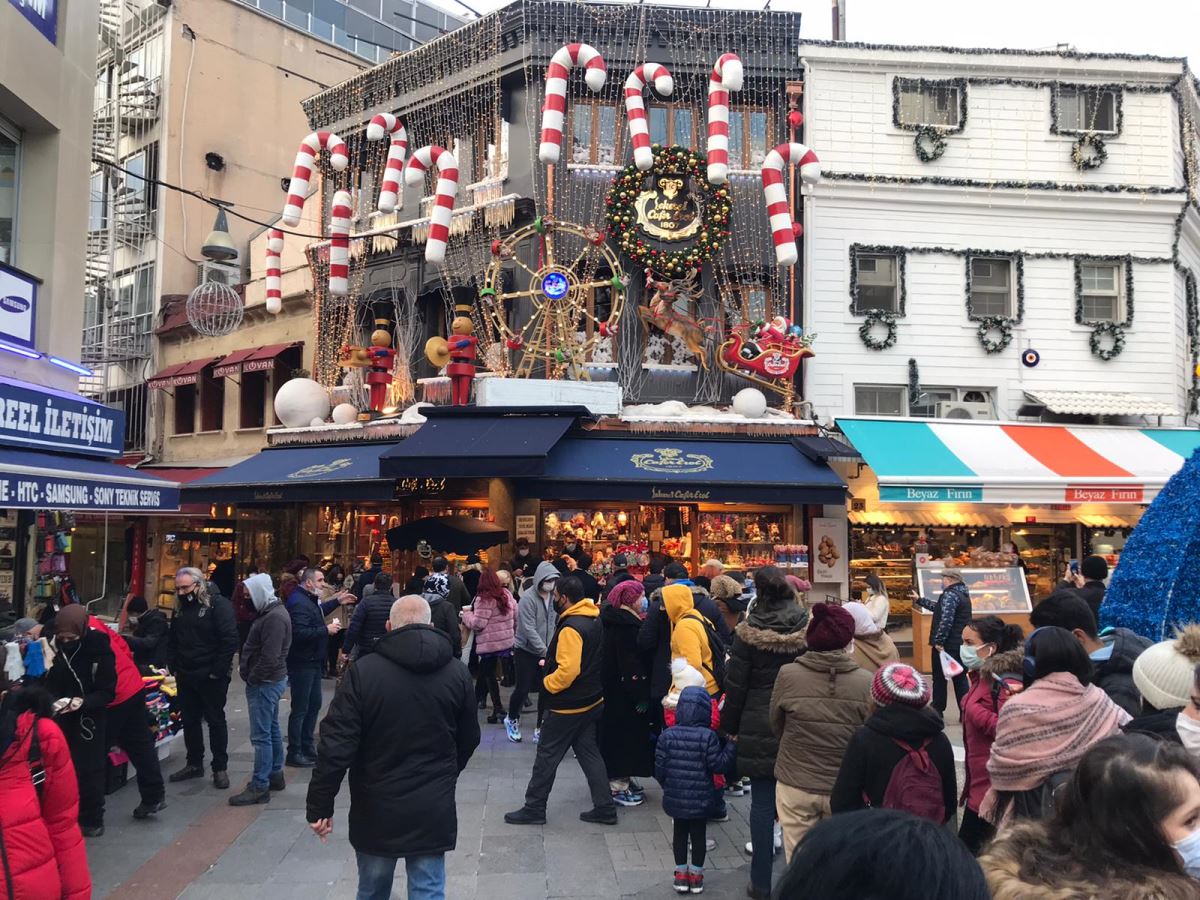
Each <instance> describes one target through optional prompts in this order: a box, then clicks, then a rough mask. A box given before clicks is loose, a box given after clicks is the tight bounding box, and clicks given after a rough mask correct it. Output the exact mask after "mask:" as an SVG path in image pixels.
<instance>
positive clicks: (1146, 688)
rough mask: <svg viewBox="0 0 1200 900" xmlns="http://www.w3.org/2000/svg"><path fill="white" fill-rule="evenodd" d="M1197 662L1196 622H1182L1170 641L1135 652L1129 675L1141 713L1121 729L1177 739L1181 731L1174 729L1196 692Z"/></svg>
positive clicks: (1198, 632)
mask: <svg viewBox="0 0 1200 900" xmlns="http://www.w3.org/2000/svg"><path fill="white" fill-rule="evenodd" d="M1197 664H1200V625H1185V626H1183V627H1182V628H1180V629H1179V630H1178V631H1177V632H1176V634H1175V636H1174V637H1173V638H1172V639H1171V640H1169V641H1160V642H1159V643H1157V644H1151V645H1150V646H1149V647H1147V648H1146V649H1145V650H1143V651H1142V652H1141V653H1140V654H1138V657H1137V659H1135V660H1134V661H1133V673H1132V674H1133V684H1134V687H1136V688H1137V691H1138V693H1139V694H1141V695H1142V702H1141V714H1140V715H1138V716H1137V717H1136V718H1135V719H1134V720H1133V721H1132V722H1130V723H1129V724H1128V725H1126V726H1125V731H1127V732H1133V731H1140V732H1143V733H1145V734H1153V735H1157V736H1158V737H1161V738H1164V739H1166V740H1169V741H1179V740H1180V739H1181V738H1182V734H1183V732H1182V731H1181V730H1180V729H1179V728H1178V723H1179V721H1180V719H1181V714H1182V713H1183V711H1184V710H1185V709H1186V708H1187V707H1188V706H1189V704H1190V702H1191V698H1192V696H1193V695H1194V694H1195V693H1196V688H1195V672H1196V666H1197ZM1189 721H1194V720H1189ZM1197 725H1198V726H1200V722H1198V723H1197ZM1185 727H1186V726H1185ZM1197 750H1198V751H1200V748H1197Z"/></svg>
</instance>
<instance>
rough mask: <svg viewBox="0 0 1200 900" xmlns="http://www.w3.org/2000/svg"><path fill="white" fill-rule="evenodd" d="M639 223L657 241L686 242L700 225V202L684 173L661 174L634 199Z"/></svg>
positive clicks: (694, 234)
mask: <svg viewBox="0 0 1200 900" xmlns="http://www.w3.org/2000/svg"><path fill="white" fill-rule="evenodd" d="M634 208H635V209H636V210H637V220H638V225H639V226H641V229H642V230H643V231H644V232H646V234H648V235H650V237H653V238H657V239H658V240H660V241H686V240H687V239H688V238H690V237H695V236H696V234H697V232H699V231H700V225H701V224H702V219H701V210H700V204H699V203H697V202H696V199H695V198H694V197H693V196H692V195H691V193H690V192H689V191H688V190H687V182H686V179H685V178H684V177H683V176H676V175H664V176H662V177H660V178H659V179H658V180H657V181H656V182H655V184H654V187H652V188H648V189H647V190H644V191H642V192H641V194H639V195H638V198H637V200H636V201H634Z"/></svg>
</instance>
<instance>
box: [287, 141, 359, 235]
mask: <svg viewBox="0 0 1200 900" xmlns="http://www.w3.org/2000/svg"><path fill="white" fill-rule="evenodd" d="M322 149H325V150H328V151H329V165H330V167H331V168H332V169H333V170H334V171H335V172H340V171H342V170H343V169H344V168H346V166H348V165H349V164H350V157H349V156H347V155H346V142H345V141H343V140H342V139H341V138H340V137H338V136H337V135H336V134H334V133H333V132H332V131H314V132H313V133H312V134H310V135H309V136H308V137H306V138H305V139H304V140H302V141H301V142H300V149H299V150H297V151H296V167H295V169H293V170H292V183H291V184H290V185H288V198H287V204H286V205H285V206H284V207H283V215H282V216H281V218H282V219H283V224H284V225H287V226H288V227H289V228H295V227H296V226H297V225H299V224H300V214H301V213H302V212H304V201H305V200H306V199H308V182H309V180H310V179H311V178H312V170H313V166H315V165H316V161H317V156H318V155H319V154H320V152H321V150H322Z"/></svg>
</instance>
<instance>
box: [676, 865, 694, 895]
mask: <svg viewBox="0 0 1200 900" xmlns="http://www.w3.org/2000/svg"><path fill="white" fill-rule="evenodd" d="M689 887H690V885H689V883H688V873H687V872H681V871H680V870H679V869H676V870H675V893H677V894H686V893H687V892H688V888H689Z"/></svg>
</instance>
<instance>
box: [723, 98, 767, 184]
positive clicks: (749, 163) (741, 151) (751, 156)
mask: <svg viewBox="0 0 1200 900" xmlns="http://www.w3.org/2000/svg"><path fill="white" fill-rule="evenodd" d="M773 133H774V123H773V119H772V117H771V116H769V115H768V114H767V112H766V111H765V110H762V109H750V108H746V107H742V108H738V107H733V108H732V109H730V110H729V168H731V169H757V168H758V167H759V166H761V165H762V161H763V160H764V159H766V158H767V151H769V150H770V149H771V147H772V146H774V145H773V144H772V143H771V135H772V134H773Z"/></svg>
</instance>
